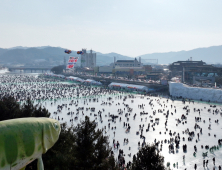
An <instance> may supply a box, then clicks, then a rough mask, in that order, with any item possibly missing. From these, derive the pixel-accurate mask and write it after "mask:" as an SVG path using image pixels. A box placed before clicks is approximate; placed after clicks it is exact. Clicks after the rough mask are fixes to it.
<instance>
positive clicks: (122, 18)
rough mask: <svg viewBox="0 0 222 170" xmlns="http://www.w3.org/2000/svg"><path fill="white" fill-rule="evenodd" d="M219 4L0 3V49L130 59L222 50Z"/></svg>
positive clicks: (195, 0) (118, 0)
mask: <svg viewBox="0 0 222 170" xmlns="http://www.w3.org/2000/svg"><path fill="white" fill-rule="evenodd" d="M221 9H222V1H221V0H35V1H33V0H31V1H30V0H19V1H18V0H1V1H0V48H10V47H15V46H26V47H36V46H48V45H49V46H55V47H63V48H68V49H72V50H81V49H82V48H87V50H89V49H93V50H95V51H99V52H101V53H110V52H116V53H119V54H122V55H127V56H129V57H136V56H139V55H143V54H148V53H156V52H170V51H181V50H191V49H195V48H200V47H209V46H217V45H222V10H221Z"/></svg>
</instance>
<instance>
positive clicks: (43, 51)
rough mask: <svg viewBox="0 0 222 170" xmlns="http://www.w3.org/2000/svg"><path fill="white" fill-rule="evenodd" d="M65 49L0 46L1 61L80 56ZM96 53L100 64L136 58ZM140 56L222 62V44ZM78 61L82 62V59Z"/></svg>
mask: <svg viewBox="0 0 222 170" xmlns="http://www.w3.org/2000/svg"><path fill="white" fill-rule="evenodd" d="M64 50H65V49H64V48H61V47H51V46H42V47H21V46H18V47H13V48H9V49H4V48H0V62H1V63H11V64H18V63H19V64H27V63H29V64H30V63H32V64H33V63H34V64H35V62H39V61H45V65H47V63H50V64H53V65H56V64H61V63H63V60H64V57H66V59H68V57H69V56H78V55H77V54H76V51H74V50H73V51H72V53H71V54H69V55H67V54H65V53H64ZM88 52H89V51H88ZM93 52H95V51H93ZM96 54H97V61H96V63H97V65H98V66H101V65H109V64H110V63H113V62H114V57H116V60H120V59H121V60H132V59H134V58H132V57H128V56H124V55H121V54H118V53H114V52H112V53H107V54H103V53H100V52H96ZM138 57H141V59H142V62H143V63H154V61H151V60H150V59H158V63H159V64H169V63H173V62H175V61H181V60H182V61H185V60H188V59H189V58H190V57H192V59H193V61H200V60H202V61H204V62H206V63H208V64H215V63H222V46H212V47H207V48H197V49H193V50H189V51H178V52H166V53H152V54H144V55H141V56H138ZM138 57H137V58H138ZM78 63H80V60H79V61H78Z"/></svg>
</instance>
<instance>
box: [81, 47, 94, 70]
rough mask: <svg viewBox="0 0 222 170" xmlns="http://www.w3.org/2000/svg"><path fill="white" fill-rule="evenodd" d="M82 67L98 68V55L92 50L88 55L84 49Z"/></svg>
mask: <svg viewBox="0 0 222 170" xmlns="http://www.w3.org/2000/svg"><path fill="white" fill-rule="evenodd" d="M81 67H89V68H94V67H96V53H93V51H92V50H90V53H87V51H86V49H82V54H81Z"/></svg>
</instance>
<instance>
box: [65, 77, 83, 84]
mask: <svg viewBox="0 0 222 170" xmlns="http://www.w3.org/2000/svg"><path fill="white" fill-rule="evenodd" d="M66 79H67V80H71V81H77V82H81V83H82V82H84V80H83V79H81V78H79V77H73V76H69V77H66Z"/></svg>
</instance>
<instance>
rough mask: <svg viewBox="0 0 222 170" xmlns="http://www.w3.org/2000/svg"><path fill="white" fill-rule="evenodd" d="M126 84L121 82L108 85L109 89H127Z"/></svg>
mask: <svg viewBox="0 0 222 170" xmlns="http://www.w3.org/2000/svg"><path fill="white" fill-rule="evenodd" d="M127 85H129V84H123V83H114V82H113V83H111V84H109V85H108V87H109V88H111V89H127Z"/></svg>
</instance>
